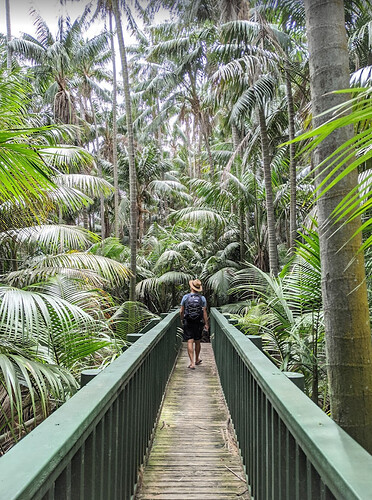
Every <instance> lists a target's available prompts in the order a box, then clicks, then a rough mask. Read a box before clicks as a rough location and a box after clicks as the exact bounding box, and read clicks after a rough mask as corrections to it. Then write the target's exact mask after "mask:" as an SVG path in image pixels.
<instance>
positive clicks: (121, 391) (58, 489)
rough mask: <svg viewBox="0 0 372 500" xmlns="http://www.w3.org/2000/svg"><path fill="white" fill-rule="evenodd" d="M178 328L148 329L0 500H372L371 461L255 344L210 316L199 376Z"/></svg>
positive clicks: (40, 433)
mask: <svg viewBox="0 0 372 500" xmlns="http://www.w3.org/2000/svg"><path fill="white" fill-rule="evenodd" d="M178 326H179V315H178V312H177V311H173V312H170V313H169V314H167V315H164V317H163V319H162V320H161V321H159V322H158V323H157V324H154V323H150V324H149V325H148V327H147V328H146V330H148V331H147V332H146V333H142V334H140V335H137V336H134V337H135V338H133V340H136V342H134V343H133V345H132V346H131V347H130V348H129V349H128V350H127V351H125V352H124V353H123V354H122V355H121V356H120V357H119V358H118V359H117V360H116V361H115V362H114V363H112V364H111V365H110V366H108V367H107V368H105V369H104V370H102V372H100V373H99V374H98V375H97V376H95V377H94V378H93V379H92V380H91V381H90V382H89V383H88V384H86V385H85V386H84V387H82V389H80V391H78V393H77V394H76V395H75V396H74V397H73V398H71V399H70V400H69V401H67V402H66V403H65V404H64V405H63V406H62V407H61V408H59V409H58V410H57V411H56V412H54V413H53V414H52V415H51V416H50V417H49V418H48V419H47V420H45V421H44V422H43V423H42V424H40V425H39V426H38V427H37V428H36V429H34V430H33V431H32V432H31V433H30V434H28V435H27V436H26V437H25V438H23V439H22V441H20V442H19V443H18V444H17V445H16V446H14V447H13V448H12V449H11V450H10V451H9V452H8V453H7V454H6V455H5V456H4V457H2V458H1V459H0V500H16V499H17V500H21V499H23V500H31V499H40V500H41V499H42V500H53V499H54V500H119V499H120V500H130V499H134V498H136V499H138V500H145V499H147V500H149V499H159V500H162V499H164V500H166V499H168V500H177V499H179V500H180V499H182V500H191V499H195V500H204V499H210V500H218V499H249V498H252V499H254V500H310V499H311V500H331V499H338V500H356V499H359V500H371V499H372V457H371V455H369V454H368V453H367V452H366V451H364V450H363V449H362V448H361V447H360V446H359V445H358V444H357V443H356V442H355V441H353V440H352V438H351V437H349V436H348V435H347V434H346V433H345V432H344V431H343V430H342V429H340V428H339V427H338V426H337V425H336V424H335V423H334V422H333V421H332V420H331V419H330V418H329V417H328V416H327V415H326V414H324V413H323V412H322V411H321V409H320V408H318V407H317V406H316V405H315V404H314V403H312V402H311V401H310V400H309V399H308V398H307V396H306V395H305V394H304V393H303V392H302V391H301V390H300V389H299V388H298V387H296V385H295V384H293V382H292V381H291V380H289V378H288V377H287V376H286V375H285V374H283V373H282V372H280V371H279V370H277V369H276V367H275V366H274V365H273V364H272V363H271V362H270V361H269V359H268V358H267V357H266V356H265V355H264V353H263V352H262V350H261V349H260V345H259V339H258V338H257V337H253V338H252V337H246V336H244V335H243V334H242V333H241V332H239V331H238V330H237V329H236V328H235V327H234V326H233V325H232V324H230V323H229V322H228V320H227V319H226V318H225V317H224V316H223V315H222V314H221V313H220V312H219V311H218V310H217V309H212V311H211V331H212V347H213V351H212V348H211V346H210V345H203V348H202V353H203V363H202V364H201V365H200V366H198V367H197V369H196V370H193V371H192V370H188V369H187V360H186V354H185V350H184V348H183V349H181V346H182V342H181V338H180V335H179V328H178ZM257 343H258V345H257ZM180 353H181V354H180ZM214 360H215V361H214ZM216 367H217V369H216ZM218 375H219V377H218ZM220 387H222V391H223V392H220ZM164 395H165V397H164ZM226 405H227V408H226ZM235 437H236V440H237V441H235Z"/></svg>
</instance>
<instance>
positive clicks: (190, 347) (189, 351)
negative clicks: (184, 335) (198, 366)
mask: <svg viewBox="0 0 372 500" xmlns="http://www.w3.org/2000/svg"><path fill="white" fill-rule="evenodd" d="M187 354H188V355H189V358H190V364H189V368H195V363H194V339H189V340H188V341H187Z"/></svg>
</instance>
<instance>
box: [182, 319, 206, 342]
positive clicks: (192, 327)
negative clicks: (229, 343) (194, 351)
mask: <svg viewBox="0 0 372 500" xmlns="http://www.w3.org/2000/svg"><path fill="white" fill-rule="evenodd" d="M203 327H204V323H202V322H201V321H198V322H197V323H191V322H189V323H188V322H187V321H185V322H184V324H183V340H185V341H187V340H191V339H194V340H201V338H202V333H203Z"/></svg>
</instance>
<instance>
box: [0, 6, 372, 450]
mask: <svg viewBox="0 0 372 500" xmlns="http://www.w3.org/2000/svg"><path fill="white" fill-rule="evenodd" d="M55 3H56V6H57V4H58V3H59V2H58V1H57V0H55ZM60 3H61V4H66V5H67V7H68V5H69V3H70V2H68V1H66V2H62V1H61V2H60ZM324 4H327V8H328V7H329V8H333V9H335V11H334V12H338V13H340V12H341V15H342V16H344V17H342V29H343V26H346V31H345V30H344V31H345V50H344V53H345V54H346V59H347V60H346V65H347V67H346V69H345V71H344V74H346V80H344V82H346V83H345V85H341V84H338V83H337V84H336V83H334V82H333V79H332V78H330V79H329V81H330V83H329V86H328V87H327V88H326V87H324V89H325V88H326V90H324V91H323V94H325V93H331V92H332V91H333V90H340V89H343V88H345V89H346V88H348V87H349V85H350V86H351V88H352V92H351V93H350V92H349V93H348V94H346V93H345V94H337V96H340V95H341V96H342V97H341V98H340V99H339V97H336V98H335V99H336V100H335V101H334V102H333V101H332V103H331V104H327V105H326V107H323V108H322V106H323V104H322V103H323V101H321V100H320V101H319V99H318V100H317V95H316V92H317V89H316V81H315V80H316V79H315V77H314V76H313V75H314V71H315V70H316V63H315V62H314V61H315V57H316V56H315V55H313V54H315V45H312V47H314V50H312V51H310V52H309V44H311V43H313V44H314V43H315V42H313V41H312V38H311V36H310V34H311V33H312V32H313V31H314V30H316V19H315V16H313V10H312V9H314V7H313V6H312V0H307V1H305V2H302V1H300V0H281V1H277V0H256V1H254V0H252V1H250V2H248V1H245V0H234V1H226V0H219V1H216V0H214V1H212V0H195V1H191V0H189V1H177V0H163V1H162V0H149V1H147V2H141V1H129V0H128V1H124V0H112V1H110V0H106V1H104V0H98V1H97V0H96V1H92V2H91V3H89V4H86V7H85V9H84V11H83V13H82V15H81V16H80V17H78V18H77V19H71V18H70V17H69V16H68V15H64V16H61V17H60V18H59V19H58V25H57V27H56V28H55V27H54V26H53V27H52V26H48V24H47V22H46V21H45V19H43V17H42V15H41V14H40V13H39V12H38V11H36V10H32V11H31V12H30V17H29V26H31V24H33V30H32V33H27V26H25V29H24V31H25V33H24V34H23V35H22V36H20V37H14V36H12V18H13V16H14V15H16V13H15V12H12V6H11V2H10V4H9V2H7V1H6V2H5V6H6V13H7V28H6V33H3V34H1V35H0V107H1V110H0V123H1V129H0V176H1V183H0V198H1V200H0V203H1V204H0V215H1V216H0V224H1V230H0V231H1V232H0V238H1V243H2V244H1V251H0V267H1V283H0V329H1V330H0V380H1V389H0V397H1V402H2V414H1V416H0V433H1V436H0V444H1V447H2V450H3V451H6V449H7V448H8V447H9V445H10V444H11V443H13V442H14V441H15V440H17V439H18V438H19V437H21V436H22V435H23V434H24V432H27V430H28V429H30V428H32V427H33V426H34V425H35V423H36V422H38V421H40V420H41V419H42V418H44V417H45V416H47V415H48V413H49V412H50V411H52V410H53V409H54V408H55V407H56V406H58V405H59V404H60V403H61V402H63V401H64V400H65V399H66V398H68V397H70V396H71V395H72V394H73V393H74V391H75V390H76V388H77V382H76V380H77V377H78V374H79V373H80V371H81V370H82V369H83V368H84V367H87V366H104V365H105V364H107V363H109V362H111V361H112V360H113V359H115V357H116V356H118V355H119V354H120V353H121V352H122V349H123V348H125V345H126V334H127V333H131V332H134V331H138V330H139V329H140V328H141V326H142V325H143V324H144V322H146V321H147V320H148V319H149V318H151V317H152V316H154V315H157V314H159V313H161V312H166V311H169V310H170V309H171V308H172V307H174V306H177V305H178V304H179V303H180V298H181V297H182V295H183V293H185V291H187V288H188V282H189V280H190V279H194V278H196V277H198V278H200V279H201V280H202V282H203V286H204V290H205V295H206V297H207V300H208V305H209V306H218V307H221V310H222V311H223V312H225V313H226V314H230V315H232V316H233V317H235V318H236V319H238V325H239V328H240V329H241V330H242V331H243V332H244V333H247V334H258V335H262V336H263V339H264V344H265V349H266V352H267V355H268V356H269V357H270V358H271V359H272V361H273V362H274V363H275V364H277V365H278V366H279V367H280V368H281V369H283V370H296V371H301V372H302V373H303V374H304V375H305V381H306V392H307V394H308V395H309V396H310V397H311V398H312V399H313V400H314V401H315V402H316V403H317V404H319V405H320V406H322V407H323V409H324V410H325V411H330V395H329V388H330V385H329V381H328V380H327V376H326V343H325V337H326V336H327V337H328V336H329V338H333V337H332V335H333V333H334V330H335V328H334V326H332V321H331V320H329V319H327V318H329V313H328V311H329V305H328V303H327V302H326V299H325V296H324V293H325V292H324V289H323V295H322V289H321V288H322V287H321V282H322V269H323V272H324V269H327V271H326V272H327V273H329V272H331V271H328V267H326V261H327V259H328V260H329V258H330V257H329V255H328V257H327V256H326V254H325V251H324V248H325V244H324V241H326V240H327V241H328V240H332V238H334V235H335V234H336V235H337V237H338V236H339V237H340V238H339V240H338V241H339V243H337V247H335V248H334V253H333V256H332V259H335V258H336V256H338V255H341V254H342V252H343V249H345V248H346V247H347V245H348V244H349V242H350V241H351V240H352V241H353V242H355V241H356V240H355V238H359V239H360V241H359V243H358V244H354V246H353V247H352V248H353V249H352V251H351V253H350V252H349V254H347V255H348V257H347V259H348V261H347V262H346V261H345V262H344V265H343V266H344V268H343V269H339V271H338V272H339V273H340V275H342V276H346V275H347V274H348V273H347V271H348V269H349V267H350V268H351V269H354V268H353V267H352V266H353V265H356V266H357V267H358V269H360V270H361V274H360V275H359V274H358V280H360V282H357V281H356V280H355V278H354V277H353V278H352V279H354V282H353V283H354V284H353V289H358V290H361V293H364V295H365V296H366V302H365V304H364V303H361V302H360V300H359V299H358V302H360V303H361V304H362V305H361V306H360V307H361V309H363V311H364V312H365V314H366V315H367V316H368V317H369V316H370V314H369V310H370V308H371V306H372V294H371V290H372V288H371V278H370V273H369V270H370V268H371V266H372V254H371V248H370V246H371V241H372V236H371V230H370V217H369V215H370V214H369V212H370V192H371V190H370V179H371V173H370V161H371V160H370V158H371V156H372V149H371V145H372V137H371V133H370V117H371V109H372V107H371V100H370V92H371V82H372V79H371V78H372V76H371V75H372V66H371V64H372V42H371V40H372V36H371V26H372V23H371V20H372V7H371V5H370V2H369V1H368V0H355V1H353V0H351V1H349V0H345V3H344V5H342V2H339V1H336V0H334V1H328V2H324ZM159 11H161V15H159ZM333 18H335V19H336V18H337V16H335V15H334V14H332V19H333ZM159 19H161V20H162V22H159ZM337 19H338V18H337ZM344 19H345V20H346V23H344ZM92 27H94V31H95V33H96V34H95V35H88V33H92ZM312 30H313V31H312ZM341 31H342V30H341ZM332 36H333V35H332ZM346 37H347V38H346ZM128 38H129V39H130V41H129V43H128V41H127V40H128ZM346 42H347V47H346ZM327 50H328V47H327V46H325V47H324V51H325V52H324V54H326V52H327ZM309 54H310V56H309ZM312 57H313V59H312ZM317 57H323V58H324V60H325V58H326V55H323V56H317ZM332 62H335V61H330V63H329V66H330V67H331V64H332ZM314 68H315V69H314ZM334 74H336V72H335V73H334ZM317 81H319V80H317ZM340 85H341V86H340ZM318 92H319V90H318ZM337 99H338V101H337ZM319 102H320V104H319ZM326 109H328V110H329V111H328V112H327V113H326V114H324V112H325V111H326ZM318 115H319V116H320V117H321V118H317V117H318ZM345 125H347V127H346V128H347V130H349V132H350V134H351V135H349V136H348V137H346V138H345V139H344V140H341V139H340V141H341V142H340V141H339V143H337V145H335V144H336V143H334V146H333V148H332V147H331V148H330V149H329V148H328V150H327V151H328V152H327V153H324V154H323V156H321V154H320V156H319V153H317V151H320V149H321V147H320V146H319V145H320V144H326V143H327V140H328V136H329V134H330V133H332V134H335V133H336V132H334V130H339V129H340V128H341V127H343V128H344V129H345ZM316 127H318V128H316ZM331 137H334V135H332V136H331ZM321 141H323V142H321ZM342 143H343V145H342ZM319 148H320V149H319ZM314 150H315V154H314V155H313V154H312V152H313V151H314ZM317 155H318V156H317ZM329 156H330V158H329V159H328V160H327V157H329ZM350 175H351V176H352V175H354V177H355V182H354V181H353V182H354V185H349V187H348V188H347V189H346V188H345V189H344V188H342V189H341V188H340V190H342V192H343V194H342V196H341V195H340V196H341V197H340V198H337V199H338V202H337V204H336V205H335V206H334V207H333V208H332V209H331V210H330V211H329V213H327V212H326V208H324V207H325V206H326V204H325V202H323V201H322V200H327V196H331V197H332V193H333V192H334V191H332V190H333V189H335V186H337V185H339V186H342V185H343V184H342V183H343V182H344V181H345V179H346V178H347V179H348V178H350ZM319 200H320V201H319ZM355 224H356V225H355ZM332 228H333V229H332ZM355 235H357V236H355ZM332 241H333V240H332ZM363 251H364V255H365V261H363V260H362V259H361V255H362V252H363ZM350 272H352V273H354V274H355V271H354V270H352V271H350ZM358 272H359V271H358ZM354 274H353V276H354ZM327 275H328V274H327ZM364 275H366V276H367V278H366V284H367V287H366V288H367V289H366V291H363V290H364V288H363V286H364V285H363V286H362V285H361V283H364ZM336 279H339V278H338V277H336ZM323 282H324V275H323ZM362 288H363V290H362ZM339 290H341V288H339ZM342 290H344V289H343V288H342ZM340 293H343V292H340ZM350 293H351V292H350ZM367 293H368V296H367ZM344 295H345V296H346V303H347V304H348V303H349V302H352V301H351V299H350V296H349V293H346V292H345V293H344ZM367 300H368V303H367ZM332 307H333V306H332ZM342 308H343V309H345V305H343V306H342ZM346 308H348V305H347V306H346ZM352 314H354V313H352V312H350V311H348V310H345V315H348V316H350V318H352ZM341 321H343V319H342V318H341ZM367 322H368V321H367ZM365 323H366V322H365ZM337 328H338V327H337ZM356 328H358V327H356ZM354 333H355V332H353V331H350V332H349V334H350V335H349V337H347V338H348V339H349V341H350V342H351V343H352V345H354V344H357V343H358V342H359V340H355V339H356V337H354ZM345 338H346V337H345ZM365 338H367V339H368V341H367V343H369V344H370V333H369V325H368V332H366V334H365ZM327 342H329V340H328V341H327ZM340 343H341V341H340V342H339V344H340ZM339 344H338V345H339ZM369 344H368V345H369ZM329 345H330V344H329ZM332 345H333V346H334V345H335V344H332ZM349 345H351V344H349ZM333 349H336V348H335V347H332V352H333ZM343 349H344V351H345V346H343ZM368 349H370V345H369V347H368ZM368 349H367V352H369V351H368ZM327 354H328V364H330V363H329V359H331V358H330V352H328V353H327ZM366 355H367V354H366ZM355 359H356V358H355ZM369 363H370V362H369ZM367 365H368V366H367V371H369V372H371V367H370V364H368V363H367ZM341 372H342V367H341ZM331 379H332V377H331ZM354 396H355V395H354ZM363 397H364V396H363ZM332 398H333V399H332ZM354 399H355V397H354ZM367 399H368V398H367ZM336 400H337V397H336V396H335V395H334V394H333V392H332V383H331V410H332V413H334V415H335V414H336V410H335V408H336V406H337V405H336V403H335V401H336ZM332 401H333V403H332ZM345 404H346V403H343V405H345ZM350 404H351V403H350ZM367 413H368V412H367ZM342 418H343V417H340V418H339V420H340V421H341V420H342ZM358 425H359V424H358ZM360 425H362V424H360ZM368 425H370V424H368ZM344 426H345V428H348V424H345V425H344ZM359 440H360V441H361V440H362V439H359ZM366 446H367V447H368V446H369V445H366Z"/></svg>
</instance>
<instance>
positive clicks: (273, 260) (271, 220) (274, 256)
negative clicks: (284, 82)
mask: <svg viewBox="0 0 372 500" xmlns="http://www.w3.org/2000/svg"><path fill="white" fill-rule="evenodd" d="M258 118H259V122H260V134H261V150H262V162H263V170H264V180H265V191H266V218H267V233H268V242H269V263H270V272H271V273H272V274H273V275H274V276H277V275H278V271H279V265H278V249H277V244H276V233H275V214H274V197H273V186H272V181H271V165H270V163H271V161H270V153H269V138H268V135H267V127H266V117H265V112H264V109H263V107H262V106H261V105H260V106H259V108H258Z"/></svg>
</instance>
